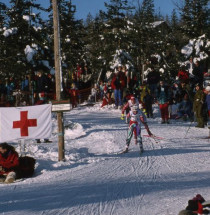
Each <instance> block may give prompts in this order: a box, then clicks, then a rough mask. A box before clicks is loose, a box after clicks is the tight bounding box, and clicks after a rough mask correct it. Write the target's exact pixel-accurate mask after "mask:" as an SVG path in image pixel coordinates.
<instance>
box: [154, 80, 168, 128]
mask: <svg viewBox="0 0 210 215" xmlns="http://www.w3.org/2000/svg"><path fill="white" fill-rule="evenodd" d="M169 96H170V95H169V90H168V86H166V85H165V84H164V81H162V80H161V81H160V83H159V86H158V88H157V102H158V105H159V108H160V113H161V118H162V121H161V123H162V124H163V123H167V124H169V113H168V105H169Z"/></svg>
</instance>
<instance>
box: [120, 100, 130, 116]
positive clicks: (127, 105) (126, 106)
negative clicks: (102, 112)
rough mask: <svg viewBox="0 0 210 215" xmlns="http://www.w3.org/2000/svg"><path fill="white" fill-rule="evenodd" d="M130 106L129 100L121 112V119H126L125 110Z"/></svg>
mask: <svg viewBox="0 0 210 215" xmlns="http://www.w3.org/2000/svg"><path fill="white" fill-rule="evenodd" d="M128 107H129V103H128V102H127V103H126V105H124V107H123V109H122V114H121V119H122V120H124V116H125V115H124V112H125V110H126V109H127V108H128Z"/></svg>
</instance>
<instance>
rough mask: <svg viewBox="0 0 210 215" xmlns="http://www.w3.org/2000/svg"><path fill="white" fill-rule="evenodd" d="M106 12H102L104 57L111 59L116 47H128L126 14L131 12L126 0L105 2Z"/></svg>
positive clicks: (109, 60)
mask: <svg viewBox="0 0 210 215" xmlns="http://www.w3.org/2000/svg"><path fill="white" fill-rule="evenodd" d="M105 7H106V9H107V12H102V15H101V16H102V17H103V20H104V28H103V38H104V41H103V42H104V51H103V55H104V58H105V59H106V60H107V61H108V62H111V61H112V55H113V54H114V53H115V51H116V50H117V49H122V50H125V51H127V50H128V49H129V48H130V42H129V39H128V34H127V32H128V28H127V26H128V22H127V21H128V16H127V14H129V13H131V12H132V9H133V8H132V7H130V6H129V4H128V1H127V0H111V1H110V3H105Z"/></svg>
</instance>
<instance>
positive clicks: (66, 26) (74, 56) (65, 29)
mask: <svg viewBox="0 0 210 215" xmlns="http://www.w3.org/2000/svg"><path fill="white" fill-rule="evenodd" d="M58 9H59V14H60V17H59V21H60V39H61V40H60V41H61V56H62V67H63V70H64V71H65V70H66V71H72V70H73V69H75V68H76V65H77V63H79V64H81V62H82V61H83V57H84V28H83V25H82V20H76V19H75V13H76V6H75V5H73V4H72V1H71V0H70V1H69V0H60V1H59V5H58Z"/></svg>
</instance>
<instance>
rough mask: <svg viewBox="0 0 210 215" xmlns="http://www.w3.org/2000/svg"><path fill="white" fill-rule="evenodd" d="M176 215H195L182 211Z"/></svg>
mask: <svg viewBox="0 0 210 215" xmlns="http://www.w3.org/2000/svg"><path fill="white" fill-rule="evenodd" d="M178 215H196V214H195V213H193V212H192V211H188V210H182V211H180V212H179V214H178Z"/></svg>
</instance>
